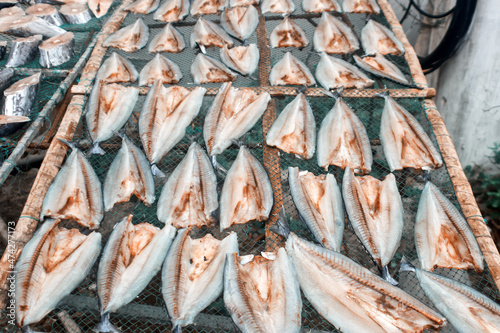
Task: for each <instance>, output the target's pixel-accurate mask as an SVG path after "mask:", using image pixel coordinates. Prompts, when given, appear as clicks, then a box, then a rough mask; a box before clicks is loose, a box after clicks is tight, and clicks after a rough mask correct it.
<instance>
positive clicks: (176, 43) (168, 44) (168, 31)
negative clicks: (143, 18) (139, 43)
mask: <svg viewBox="0 0 500 333" xmlns="http://www.w3.org/2000/svg"><path fill="white" fill-rule="evenodd" d="M185 47H186V43H185V42H184V37H182V35H181V34H180V33H179V31H177V29H175V28H174V26H173V25H172V24H171V23H168V24H167V25H166V26H165V28H163V29H162V31H160V32H159V33H158V34H157V35H156V36H154V37H153V39H151V42H149V46H148V52H150V53H154V52H171V53H179V52H181V51H182V50H184V48H185Z"/></svg>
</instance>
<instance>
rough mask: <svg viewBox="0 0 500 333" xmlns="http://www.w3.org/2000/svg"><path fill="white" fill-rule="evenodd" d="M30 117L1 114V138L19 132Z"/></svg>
mask: <svg viewBox="0 0 500 333" xmlns="http://www.w3.org/2000/svg"><path fill="white" fill-rule="evenodd" d="M28 121H30V118H28V117H25V116H6V115H3V114H0V138H3V137H6V136H8V135H11V134H13V133H15V132H17V131H18V130H19V129H21V128H22V127H23V126H24V124H25V123H27V122H28Z"/></svg>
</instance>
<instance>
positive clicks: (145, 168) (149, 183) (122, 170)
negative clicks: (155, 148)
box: [103, 136, 155, 211]
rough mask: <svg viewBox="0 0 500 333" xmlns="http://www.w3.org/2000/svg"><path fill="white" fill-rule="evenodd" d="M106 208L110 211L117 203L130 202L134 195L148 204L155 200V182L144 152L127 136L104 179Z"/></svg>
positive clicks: (124, 137) (123, 138) (123, 139)
mask: <svg viewBox="0 0 500 333" xmlns="http://www.w3.org/2000/svg"><path fill="white" fill-rule="evenodd" d="M103 194H104V195H103V197H104V209H105V210H106V211H110V210H111V209H112V208H113V206H114V205H115V204H117V203H121V202H128V201H129V200H130V198H131V197H132V195H134V194H135V196H136V197H137V198H138V199H139V200H141V201H142V202H143V203H144V204H145V205H146V206H151V205H152V204H153V202H154V201H155V184H154V180H153V175H152V174H151V169H150V168H149V163H148V160H147V159H146V156H144V153H143V152H142V151H141V150H140V149H139V148H138V147H136V146H135V145H134V144H133V143H132V141H130V140H129V139H128V138H127V137H126V136H123V137H122V147H121V148H120V150H119V151H118V154H116V157H115V159H114V160H113V162H112V163H111V165H110V167H109V170H108V173H107V174H106V179H105V180H104V193H103Z"/></svg>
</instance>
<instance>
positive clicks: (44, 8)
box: [26, 3, 64, 26]
mask: <svg viewBox="0 0 500 333" xmlns="http://www.w3.org/2000/svg"><path fill="white" fill-rule="evenodd" d="M26 15H35V16H38V17H40V18H41V19H43V20H45V21H47V22H49V23H51V24H54V25H57V26H60V25H63V24H64V21H63V20H62V18H61V16H60V15H59V13H58V12H57V8H56V7H54V6H52V5H49V4H47V3H36V4H34V5H32V6H29V7H28V8H26Z"/></svg>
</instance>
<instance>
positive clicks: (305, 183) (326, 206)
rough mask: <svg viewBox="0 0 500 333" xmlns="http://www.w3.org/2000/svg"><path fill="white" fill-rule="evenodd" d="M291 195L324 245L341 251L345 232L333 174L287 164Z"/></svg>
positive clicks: (304, 219) (340, 201) (308, 224)
mask: <svg viewBox="0 0 500 333" xmlns="http://www.w3.org/2000/svg"><path fill="white" fill-rule="evenodd" d="M288 181H289V183H290V192H291V193H292V199H293V202H294V204H295V206H296V207H297V210H298V211H299V214H300V216H301V218H302V220H303V221H304V222H305V223H306V224H307V226H308V228H309V230H311V232H312V233H313V235H314V237H315V238H316V240H317V241H318V242H319V243H320V244H321V245H322V246H323V247H325V248H327V249H330V250H332V251H335V252H339V251H340V247H341V245H342V236H343V235H344V219H345V215H344V205H343V203H342V194H341V193H340V189H339V186H338V185H337V182H336V180H335V177H334V176H333V175H332V174H326V175H318V176H315V175H314V174H313V173H311V172H308V171H299V168H296V167H295V168H292V167H289V168H288Z"/></svg>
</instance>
